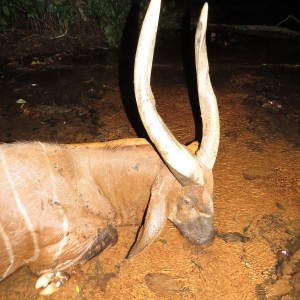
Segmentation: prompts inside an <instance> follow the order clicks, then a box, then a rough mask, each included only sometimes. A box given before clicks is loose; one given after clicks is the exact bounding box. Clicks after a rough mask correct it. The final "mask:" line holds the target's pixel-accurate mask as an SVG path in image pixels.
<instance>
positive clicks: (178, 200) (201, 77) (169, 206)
mask: <svg viewBox="0 0 300 300" xmlns="http://www.w3.org/2000/svg"><path fill="white" fill-rule="evenodd" d="M160 5H161V1H160V0H152V1H151V3H150V5H149V8H148V11H147V14H146V17H145V20H144V23H143V26H142V30H141V34H140V38H139V43H138V48H137V53H136V58H135V69H134V88H135V95H136V101H137V105H138V110H139V114H140V116H141V119H142V122H143V124H144V126H145V129H146V130H147V133H148V135H149V137H150V139H151V141H152V143H153V144H154V146H155V148H156V150H157V151H158V153H159V154H160V156H161V157H162V159H163V161H164V163H165V165H166V166H167V167H168V172H165V171H164V172H162V174H159V175H158V176H157V178H156V182H155V183H154V187H152V190H151V199H150V202H149V205H148V209H147V213H146V217H145V222H144V225H143V228H142V229H141V230H140V233H139V236H138V239H137V241H136V243H135V244H134V246H133V248H132V249H131V251H130V253H129V255H128V257H132V256H134V255H136V254H138V253H139V252H140V251H142V250H143V249H144V248H145V247H147V246H149V245H150V244H151V243H152V242H153V241H154V239H155V238H156V237H157V236H158V234H159V233H160V231H161V230H162V228H163V226H164V224H165V222H166V220H167V219H169V220H171V221H172V222H173V223H174V224H175V225H176V226H177V227H178V228H179V230H180V231H181V233H182V234H183V235H184V236H185V237H187V238H188V239H189V240H190V241H191V242H193V243H196V244H205V243H208V242H210V241H211V240H212V239H213V236H214V209H213V176H212V169H213V166H214V163H215V160H216V156H217V152H218V146H219V139H220V128H219V127H220V125H219V114H218V106H217V100H216V97H215V94H214V91H213V88H212V86H211V82H210V77H209V64H208V59H207V51H206V27H207V14H208V5H207V3H206V4H205V5H204V6H203V9H202V11H201V15H200V18H199V22H198V25H197V31H196V36H195V61H196V73H197V89H198V97H199V103H200V108H201V115H202V122H203V126H202V128H203V135H202V142H201V146H200V148H198V149H196V151H195V149H193V145H194V143H193V144H191V145H190V146H188V147H186V146H184V145H182V144H180V143H179V142H178V141H177V140H176V138H175V137H174V136H173V134H172V133H171V132H170V130H169V129H168V128H167V126H166V124H165V123H164V121H163V120H162V119H161V117H160V116H159V114H158V112H157V110H156V106H155V105H156V104H155V98H154V96H153V93H152V90H151V86H150V78H151V68H152V63H153V53H154V45H155V40H156V33H157V25H158V20H159V11H160ZM170 171H171V172H170ZM171 177H172V178H171Z"/></svg>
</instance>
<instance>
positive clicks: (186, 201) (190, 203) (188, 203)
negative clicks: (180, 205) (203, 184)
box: [184, 199, 193, 207]
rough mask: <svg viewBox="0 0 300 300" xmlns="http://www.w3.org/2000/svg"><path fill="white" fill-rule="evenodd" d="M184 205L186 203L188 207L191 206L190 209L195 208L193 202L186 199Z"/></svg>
mask: <svg viewBox="0 0 300 300" xmlns="http://www.w3.org/2000/svg"><path fill="white" fill-rule="evenodd" d="M184 203H185V204H186V205H187V206H190V207H192V206H193V203H192V201H190V200H187V199H185V200H184Z"/></svg>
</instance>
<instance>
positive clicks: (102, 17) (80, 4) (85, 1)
mask: <svg viewBox="0 0 300 300" xmlns="http://www.w3.org/2000/svg"><path fill="white" fill-rule="evenodd" d="M175 2H176V1H175V0H169V1H166V3H165V5H164V7H163V9H162V20H161V27H162V28H170V27H172V28H173V29H174V28H176V27H178V25H179V24H178V15H179V13H176V10H174V6H175ZM0 3H1V4H0V32H1V33H2V34H8V33H10V32H13V31H16V30H20V29H23V30H24V29H26V30H30V31H35V32H37V33H40V34H45V33H48V34H51V35H57V36H59V35H63V34H66V33H70V32H71V33H72V32H73V33H74V32H75V33H76V34H78V33H86V34H91V33H100V34H101V35H102V37H103V40H104V41H105V42H106V43H107V45H108V46H110V47H117V46H118V45H119V43H120V40H121V37H122V32H123V29H124V25H125V23H126V19H127V16H128V14H129V12H130V9H131V8H132V7H133V6H139V8H140V12H141V13H140V18H142V17H143V15H144V12H145V10H146V7H147V5H148V3H149V1H148V0H122V1H110V0H56V1H50V0H16V1H11V0H2V1H1V2H0Z"/></svg>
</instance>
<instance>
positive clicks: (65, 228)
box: [39, 142, 69, 260]
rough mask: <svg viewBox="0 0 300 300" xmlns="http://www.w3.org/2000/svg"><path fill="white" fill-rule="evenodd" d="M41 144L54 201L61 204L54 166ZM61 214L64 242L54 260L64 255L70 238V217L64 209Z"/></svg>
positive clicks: (62, 241) (61, 209)
mask: <svg viewBox="0 0 300 300" xmlns="http://www.w3.org/2000/svg"><path fill="white" fill-rule="evenodd" d="M39 144H40V146H41V148H42V150H43V153H44V154H45V156H46V161H47V163H48V167H49V171H50V178H51V186H52V191H53V194H52V197H53V200H54V202H58V203H60V201H59V199H58V196H57V189H56V184H55V177H54V174H53V166H51V162H50V159H49V156H48V155H47V149H46V147H45V145H44V144H43V143H41V142H39ZM59 212H60V215H61V216H63V222H62V231H63V235H64V237H63V238H62V240H61V241H60V243H59V247H58V250H57V251H56V252H55V254H54V256H53V260H55V259H57V257H58V256H59V255H60V254H61V253H62V251H63V249H64V247H65V246H66V244H67V242H68V240H69V237H68V234H69V220H68V217H67V216H66V214H65V211H64V209H63V207H62V208H60V209H59Z"/></svg>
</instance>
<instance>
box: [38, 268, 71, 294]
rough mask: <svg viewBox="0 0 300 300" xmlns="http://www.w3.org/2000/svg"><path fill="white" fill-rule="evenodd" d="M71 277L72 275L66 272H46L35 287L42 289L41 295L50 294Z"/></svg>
mask: <svg viewBox="0 0 300 300" xmlns="http://www.w3.org/2000/svg"><path fill="white" fill-rule="evenodd" d="M69 278H70V276H69V275H68V274H67V273H64V272H59V271H58V272H51V273H46V274H43V275H42V276H40V277H39V278H38V280H37V281H36V284H35V288H36V289H41V291H40V294H41V295H50V294H53V293H55V292H57V291H58V290H59V289H60V288H61V287H62V286H63V285H64V284H65V283H66V282H67V281H68V280H69Z"/></svg>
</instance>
